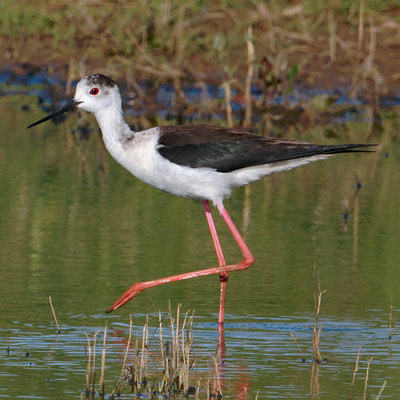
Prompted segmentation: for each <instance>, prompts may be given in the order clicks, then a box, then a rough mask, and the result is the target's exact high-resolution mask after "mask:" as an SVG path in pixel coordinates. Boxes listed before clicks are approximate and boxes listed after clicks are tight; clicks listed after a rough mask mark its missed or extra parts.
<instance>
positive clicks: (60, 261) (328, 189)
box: [0, 95, 400, 399]
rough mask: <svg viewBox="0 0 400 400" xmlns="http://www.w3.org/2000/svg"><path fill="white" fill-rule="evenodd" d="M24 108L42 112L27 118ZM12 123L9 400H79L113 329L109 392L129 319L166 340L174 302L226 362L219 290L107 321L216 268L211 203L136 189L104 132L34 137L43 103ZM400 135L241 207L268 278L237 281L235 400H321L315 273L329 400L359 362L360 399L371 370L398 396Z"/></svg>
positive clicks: (227, 243) (253, 275)
mask: <svg viewBox="0 0 400 400" xmlns="http://www.w3.org/2000/svg"><path fill="white" fill-rule="evenodd" d="M21 104H29V106H30V111H28V112H22V111H21ZM0 115H1V116H2V124H1V128H0V191H1V196H0V210H1V213H0V237H1V241H0V260H1V261H0V269H1V280H0V293H1V299H2V301H1V302H0V397H4V398H10V397H14V398H32V399H34V398H35V399H36V398H39V399H40V398H57V399H70V398H80V396H81V393H82V391H83V390H84V384H85V367H86V361H85V345H86V336H85V332H86V333H88V334H89V335H91V334H93V333H94V332H95V331H98V330H100V331H102V330H103V328H104V324H105V322H106V321H107V323H108V327H109V329H110V332H111V336H110V339H109V340H110V342H109V344H110V351H109V356H108V359H107V370H106V379H107V381H106V389H108V392H109V391H110V390H111V388H112V384H113V382H114V381H115V378H116V377H117V376H118V374H119V369H120V365H121V351H122V349H123V341H121V337H126V336H127V331H128V325H129V315H130V314H132V315H133V321H134V327H135V328H134V329H135V330H137V331H139V330H140V329H141V328H140V327H141V326H142V324H143V323H144V320H145V314H146V313H150V314H151V318H150V324H151V325H152V327H153V328H154V327H155V326H156V325H157V313H158V310H161V311H163V312H165V311H167V310H168V302H169V301H171V304H172V308H175V307H176V304H178V303H181V304H182V305H183V309H184V310H187V309H190V310H194V312H195V320H194V335H195V344H194V349H195V351H196V352H197V354H198V355H199V356H201V357H204V358H206V357H209V358H210V359H211V357H212V356H213V355H215V351H216V348H217V344H218V329H217V323H216V321H217V311H218V287H219V283H218V278H217V277H216V276H210V277H206V278H201V279H194V280H188V281H185V282H180V283H174V284H171V285H164V286H161V287H157V288H153V289H150V290H148V291H145V292H143V293H141V294H140V295H139V296H138V297H137V298H135V299H134V300H133V301H131V302H130V303H129V304H128V305H127V306H125V307H123V308H122V309H120V310H118V311H117V312H114V313H112V314H111V315H106V314H105V313H104V311H105V310H106V309H107V308H108V307H109V306H110V305H111V304H112V303H113V302H114V301H115V300H116V298H118V296H119V295H120V294H121V292H122V291H124V290H125V289H126V288H127V287H129V285H130V284H132V283H134V282H136V281H144V280H149V279H154V278H158V277H162V276H167V275H171V274H179V273H183V272H187V271H191V270H194V269H197V268H205V267H211V266H214V265H215V264H216V257H215V254H214V250H213V247H212V243H211V239H210V237H209V232H208V228H207V225H206V221H205V218H204V215H203V209H202V205H201V203H200V202H196V201H193V200H188V199H181V198H177V197H173V196H171V195H169V194H166V193H163V192H160V191H158V190H156V189H153V188H151V187H149V186H147V185H145V184H144V183H142V182H139V181H138V180H136V179H135V178H133V177H132V176H131V175H130V174H129V173H128V172H126V171H124V170H123V169H122V168H121V167H120V166H119V165H117V164H116V163H115V162H114V161H113V160H112V159H111V158H110V156H109V155H108V154H107V153H106V151H105V149H104V147H103V145H102V142H101V140H100V138H99V137H98V136H97V135H96V134H95V132H96V130H93V133H92V134H91V135H90V137H89V139H88V140H86V139H81V138H80V135H79V134H78V133H77V132H76V133H75V135H72V134H71V131H72V130H73V129H76V118H75V117H72V118H71V119H70V120H68V121H67V122H65V123H64V124H60V125H57V126H55V125H53V124H50V123H48V124H45V125H41V126H40V127H38V128H35V129H32V130H29V131H27V130H26V129H25V127H26V126H27V125H28V124H29V123H31V122H32V121H35V120H36V119H38V118H40V117H41V116H42V115H43V114H42V111H41V110H40V109H39V108H38V106H37V105H36V100H35V98H34V97H30V96H24V95H9V96H6V97H2V98H1V104H0ZM85 118H86V117H85ZM87 118H88V119H89V121H92V122H93V119H92V117H91V116H87ZM396 124H397V123H396V122H395V121H394V122H393V123H388V125H387V126H386V127H385V128H386V130H385V132H384V133H383V134H382V136H381V137H379V138H377V140H378V141H379V142H380V143H383V145H382V148H381V151H379V152H378V153H376V154H368V155H365V154H362V155H357V154H354V155H342V156H337V157H335V158H332V159H329V160H326V161H323V162H319V163H314V164H312V165H308V166H305V167H302V168H299V169H296V170H293V171H289V172H286V173H284V174H277V175H274V176H270V177H268V178H265V179H263V180H261V181H259V182H257V183H254V184H252V185H251V187H250V190H248V191H246V190H245V189H238V190H236V191H235V192H234V196H233V197H232V198H231V199H229V200H228V201H226V204H225V205H226V208H227V209H228V211H229V212H230V213H231V216H232V218H233V220H234V221H235V222H236V223H237V226H238V228H239V229H240V231H241V232H242V233H243V235H244V237H245V239H246V241H247V243H248V244H249V247H250V248H251V249H252V251H253V252H254V255H255V257H256V263H255V264H254V266H253V267H252V268H250V269H249V270H248V271H244V272H236V273H232V274H231V276H230V280H229V286H228V299H227V306H226V307H227V315H226V327H225V335H226V353H225V358H226V359H225V363H224V368H223V371H222V375H223V376H222V378H223V394H224V398H234V399H238V398H246V394H245V393H247V394H248V398H254V397H255V393H256V391H257V390H259V391H260V394H259V398H271V399H272V398H280V399H287V398H299V399H304V398H306V397H309V396H310V394H309V393H310V373H311V365H312V363H311V358H312V326H313V308H314V303H313V296H314V293H313V288H314V286H315V279H314V275H315V273H314V271H315V270H318V272H319V276H320V283H321V288H322V289H324V290H326V292H325V293H324V294H323V298H322V306H321V313H320V315H321V323H322V334H321V354H322V357H323V358H324V362H323V364H322V366H321V370H320V375H319V384H320V391H321V398H335V399H338V398H348V395H349V391H350V383H351V379H352V373H353V369H354V362H355V359H356V355H357V352H358V349H359V346H361V347H362V350H361V360H360V371H359V372H358V374H357V381H356V395H357V396H358V397H357V398H362V393H363V390H364V389H363V385H364V383H363V379H364V376H365V369H366V362H367V358H368V357H373V360H372V363H371V368H370V372H369V390H370V392H371V394H372V395H377V393H378V392H379V390H380V388H381V386H382V385H383V383H384V381H386V387H385V390H384V392H383V394H382V396H381V398H395V397H396V394H398V393H399V391H400V379H399V378H400V373H399V369H398V365H399V328H398V317H399V314H398V305H399V304H400V292H399V290H398V288H399V286H400V272H399V262H398V260H399V258H398V249H399V238H400V227H399V223H398V221H399V220H400V215H399V214H400V210H399V204H400V202H399V200H400V199H399V191H398V187H399V184H400V173H399V170H400V169H399V157H400V147H399V145H398V143H397V142H396V141H394V140H391V138H392V137H397V135H398V132H397V131H396V129H395V127H396ZM366 126H367V122H358V123H354V124H350V125H349V127H350V129H351V130H350V131H348V133H347V137H346V136H344V135H343V137H341V138H339V139H337V140H336V142H339V141H340V142H347V141H356V140H357V139H358V140H361V141H364V140H365V131H366ZM93 127H95V125H93ZM303 138H304V139H307V137H303ZM313 140H315V138H313ZM317 140H318V139H317ZM320 141H326V140H325V139H321V140H320ZM336 142H333V141H332V140H331V141H330V143H336ZM357 182H360V183H361V184H362V187H361V189H360V190H358V189H357V185H356V184H357ZM214 215H215V217H216V220H217V227H218V230H219V231H220V235H221V240H222V243H223V247H224V250H225V252H226V257H227V259H228V260H229V261H235V260H238V259H239V258H240V253H239V251H238V249H237V247H236V245H235V243H234V242H233V240H232V239H231V237H230V235H229V233H228V232H227V230H226V228H225V226H224V225H223V223H222V222H221V221H220V219H219V218H218V215H217V213H214ZM345 216H346V217H347V218H344V217H345ZM49 296H51V297H52V299H53V303H54V306H55V308H56V312H57V316H58V319H59V321H60V324H61V332H62V333H61V334H60V335H57V334H56V328H55V325H54V322H53V318H52V315H51V310H50V307H49V305H48V297H49ZM391 304H393V306H394V311H393V327H392V331H391V335H392V338H391V341H389V333H390V332H389V329H388V325H389V311H390V306H391ZM291 334H293V335H294V336H295V338H296V340H297V344H296V342H295V340H294V339H293V337H292V335H291ZM251 396H252V397H251Z"/></svg>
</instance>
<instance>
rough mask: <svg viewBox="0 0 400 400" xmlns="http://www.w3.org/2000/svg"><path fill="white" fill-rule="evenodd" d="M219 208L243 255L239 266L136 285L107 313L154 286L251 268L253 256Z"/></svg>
mask: <svg viewBox="0 0 400 400" xmlns="http://www.w3.org/2000/svg"><path fill="white" fill-rule="evenodd" d="M217 207H218V210H219V212H220V213H221V216H222V218H223V219H224V221H225V223H226V224H227V225H228V228H229V230H230V232H231V234H232V236H233V238H234V239H235V241H236V243H237V244H238V246H239V248H240V250H241V252H242V254H243V260H242V261H240V262H238V263H237V264H231V265H223V266H219V267H214V268H208V269H202V270H199V271H193V272H187V273H184V274H179V275H174V276H169V277H167V278H161V279H155V280H153V281H148V282H138V283H134V284H133V285H132V286H131V287H130V288H129V289H128V290H127V291H126V292H125V293H123V294H122V296H121V297H120V298H119V299H118V300H117V301H116V302H115V303H114V304H113V305H112V306H111V307H110V308H109V309H108V310H107V312H111V311H114V310H116V309H118V308H120V307H121V306H123V305H124V304H125V303H127V302H128V301H129V300H131V299H132V298H133V297H135V296H136V295H137V294H139V293H140V292H142V291H143V290H145V289H148V288H151V287H154V286H159V285H164V284H165V283H170V282H176V281H183V280H185V279H191V278H198V277H200V276H208V275H212V274H219V275H221V274H222V275H227V274H228V273H229V272H230V271H240V270H242V269H247V268H249V267H250V266H251V265H252V264H253V263H254V257H253V255H252V254H251V252H250V250H249V248H248V247H247V245H246V243H245V242H244V240H243V239H242V237H241V236H240V233H239V231H238V230H237V228H236V226H235V225H234V223H233V222H232V220H231V218H230V216H229V214H228V212H227V211H226V210H225V208H224V206H223V205H222V203H221V204H219V205H218V206H217ZM221 252H222V250H221Z"/></svg>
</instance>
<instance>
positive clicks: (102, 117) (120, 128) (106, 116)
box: [95, 107, 133, 151]
mask: <svg viewBox="0 0 400 400" xmlns="http://www.w3.org/2000/svg"><path fill="white" fill-rule="evenodd" d="M95 117H96V119H97V122H98V123H99V126H100V129H101V132H102V134H103V140H104V143H105V145H106V147H107V148H108V150H109V151H111V150H110V148H109V147H115V146H121V145H123V144H124V143H125V142H126V141H127V139H129V138H130V137H131V136H132V134H133V132H132V131H131V129H130V128H129V126H128V124H127V123H126V122H125V120H124V117H123V115H122V110H121V109H120V108H117V107H109V108H107V109H105V110H104V109H103V110H101V111H100V112H96V113H95Z"/></svg>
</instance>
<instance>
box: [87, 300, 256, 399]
mask: <svg viewBox="0 0 400 400" xmlns="http://www.w3.org/2000/svg"><path fill="white" fill-rule="evenodd" d="M150 331H152V329H151V328H150V327H149V317H147V318H146V322H145V324H144V325H143V327H142V330H141V334H140V335H139V334H138V335H137V337H136V338H135V339H134V338H133V322H132V318H130V322H129V331H128V337H127V340H126V344H125V348H124V352H123V359H122V364H121V373H120V375H119V377H118V378H117V379H116V380H115V383H114V385H113V387H112V389H111V390H110V389H108V390H107V384H106V381H107V380H106V378H105V370H106V353H107V327H105V328H104V335H103V342H102V351H101V366H100V378H99V382H98V384H97V378H96V373H97V372H98V369H99V368H98V367H97V366H96V344H97V337H98V335H99V333H100V332H99V331H96V332H95V333H94V334H93V337H92V338H90V337H89V336H88V335H86V337H87V351H86V389H85V393H84V395H85V396H86V398H88V399H92V398H95V397H96V396H100V397H101V398H104V397H105V396H108V397H109V398H110V399H113V398H118V397H119V396H120V395H121V394H124V393H133V394H134V395H136V396H164V397H167V398H176V397H181V396H182V397H186V396H189V395H191V396H194V399H200V398H207V399H210V398H215V399H218V398H222V387H221V386H222V385H221V376H220V368H221V361H220V359H219V356H218V354H217V355H216V356H215V357H210V360H206V359H204V358H203V359H199V357H197V356H196V355H195V354H194V352H193V348H192V347H193V313H190V312H189V311H187V312H186V313H184V314H182V311H181V306H180V305H178V307H177V310H176V313H175V314H174V313H172V311H171V309H170V310H169V312H168V313H167V316H166V317H165V316H163V315H162V314H161V313H159V318H158V327H157V328H154V332H152V333H150ZM167 338H168V339H167ZM157 348H158V349H159V350H158V351H157V350H156V349H157ZM197 363H200V364H201V365H200V368H199V370H201V372H200V371H196V368H195V367H196V365H197ZM108 385H109V383H108ZM107 393H109V394H107ZM257 396H258V395H257ZM256 398H257V397H256Z"/></svg>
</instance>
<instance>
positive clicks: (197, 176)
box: [28, 75, 373, 326]
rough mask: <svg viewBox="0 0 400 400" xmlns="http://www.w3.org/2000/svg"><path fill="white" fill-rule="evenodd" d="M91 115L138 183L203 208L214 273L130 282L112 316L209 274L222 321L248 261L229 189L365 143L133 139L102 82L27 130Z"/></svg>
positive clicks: (196, 133) (226, 135)
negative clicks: (233, 280) (238, 257)
mask: <svg viewBox="0 0 400 400" xmlns="http://www.w3.org/2000/svg"><path fill="white" fill-rule="evenodd" d="M74 107H77V108H80V109H82V110H85V111H88V112H92V113H94V115H95V116H96V119H97V121H98V123H99V125H100V128H101V131H102V134H103V140H104V143H105V146H106V148H107V150H108V151H109V152H110V153H111V155H112V156H113V157H114V158H115V160H116V161H117V162H118V163H120V164H121V165H122V166H123V167H124V168H126V169H127V170H128V171H129V172H131V173H132V174H133V175H135V176H136V177H137V178H139V179H141V180H142V181H144V182H146V183H148V184H150V185H152V186H155V187H156V188H158V189H161V190H164V191H166V192H169V193H171V194H175V195H177V196H183V197H191V198H195V199H200V200H202V201H203V204H204V210H205V214H206V218H207V222H208V226H209V229H210V232H211V237H212V240H213V242H214V247H215V251H216V253H217V258H218V265H219V266H218V267H214V268H209V269H203V270H199V271H194V272H188V273H184V274H180V275H175V276H170V277H167V278H162V279H156V280H154V281H149V282H139V283H134V284H133V285H132V286H131V287H130V288H129V289H128V290H127V291H126V292H125V293H124V294H123V295H122V296H121V297H120V298H119V299H118V300H117V301H116V302H115V303H114V304H113V305H112V306H111V307H110V308H109V309H108V310H107V311H108V312H110V311H113V310H116V309H117V308H119V307H121V306H122V305H124V304H125V303H126V302H128V301H129V300H131V299H132V298H133V297H134V296H136V295H137V294H138V293H140V292H141V291H143V290H145V289H148V288H150V287H153V286H158V285H162V284H164V283H169V282H174V281H180V280H183V279H190V278H196V277H199V276H206V275H211V274H219V277H220V282H221V283H220V285H221V286H220V304H219V316H218V322H219V324H220V326H221V325H222V324H223V322H224V308H225V296H226V287H227V281H228V274H229V272H231V271H237V270H242V269H247V268H249V267H250V266H251V265H252V264H253V263H254V257H253V255H252V254H251V252H250V250H249V249H248V247H247V245H246V243H245V242H244V240H243V239H242V237H241V236H240V233H239V231H238V230H237V228H236V227H235V225H234V223H233V222H232V220H231V218H230V216H229V214H228V212H227V211H226V210H225V208H224V206H223V200H224V198H226V197H228V196H229V195H230V194H231V191H232V189H233V188H236V187H240V186H244V185H247V184H248V183H250V182H253V181H255V180H257V179H260V178H261V177H263V176H266V175H269V174H271V173H273V172H279V171H286V170H289V169H292V168H295V167H298V166H301V165H304V164H307V163H309V162H312V161H316V160H321V159H324V158H327V157H329V156H331V155H332V154H336V153H351V152H368V150H365V148H366V147H368V146H373V145H370V144H343V145H337V146H336V145H315V144H311V143H304V142H297V141H290V140H284V139H278V138H269V137H262V136H258V135H254V134H250V133H246V132H243V131H241V130H236V129H230V128H221V127H215V126H208V125H180V126H160V127H156V128H151V129H148V130H145V131H142V132H133V131H132V130H131V129H130V128H129V126H128V125H127V123H126V122H125V120H124V118H123V115H122V107H121V95H120V91H119V88H118V85H117V84H116V83H115V82H114V81H113V80H112V79H110V78H108V77H106V76H104V75H89V76H86V77H85V78H83V79H82V80H81V81H79V83H78V85H77V87H76V92H75V96H74V98H73V99H72V100H71V101H70V102H69V103H68V104H67V105H66V106H64V107H63V108H62V109H60V110H59V111H57V112H55V113H53V114H51V115H48V116H47V117H45V118H43V119H41V120H39V121H37V122H35V123H33V124H31V125H29V126H28V128H30V127H32V126H35V125H38V124H40V123H42V122H45V121H47V120H49V119H51V118H52V117H54V116H56V115H59V114H62V113H64V112H66V111H68V110H70V109H71V108H74ZM209 201H212V202H213V203H214V205H215V206H216V207H217V209H218V211H219V212H220V214H221V216H222V218H223V220H224V221H225V223H226V224H227V226H228V228H229V230H230V232H231V234H232V236H233V237H234V239H235V241H236V243H237V244H238V246H239V248H240V250H241V252H242V254H243V260H242V261H240V262H238V263H235V264H229V265H227V263H226V261H225V257H224V254H223V252H222V248H221V244H220V241H219V239H218V235H217V231H216V228H215V225H214V221H213V218H212V215H211V210H210V206H209Z"/></svg>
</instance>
